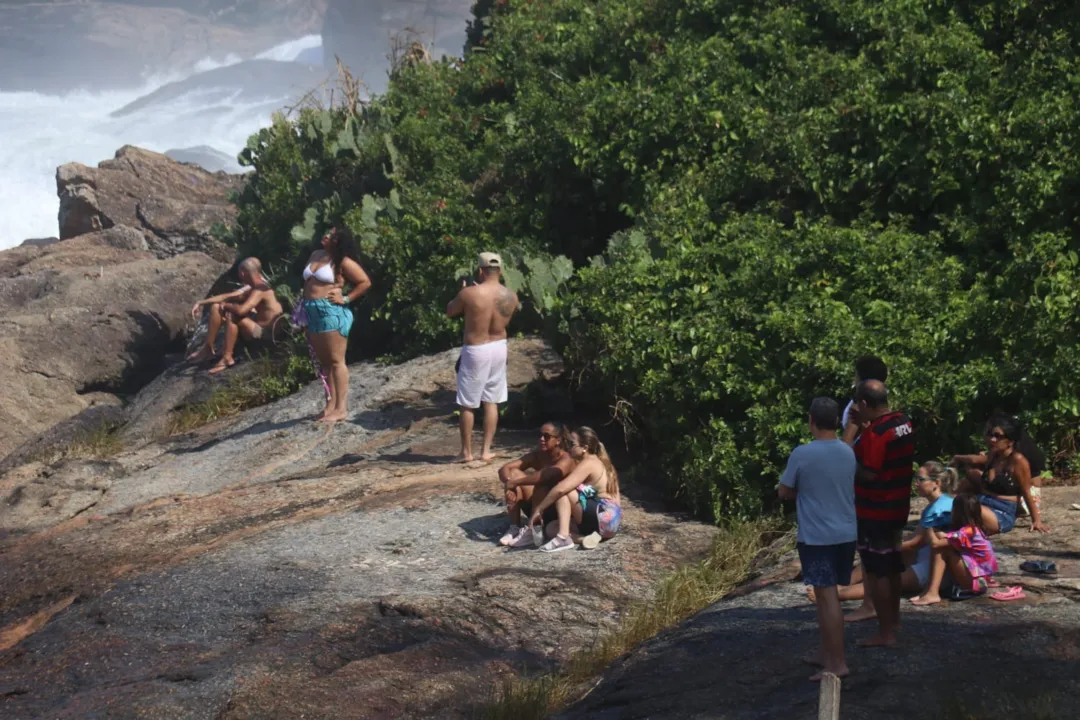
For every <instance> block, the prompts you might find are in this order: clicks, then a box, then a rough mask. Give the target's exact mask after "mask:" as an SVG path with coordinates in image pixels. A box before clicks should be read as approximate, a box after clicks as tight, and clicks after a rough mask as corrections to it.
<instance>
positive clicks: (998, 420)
mask: <svg viewBox="0 0 1080 720" xmlns="http://www.w3.org/2000/svg"><path fill="white" fill-rule="evenodd" d="M994 428H1001V432H1003V433H1005V437H1007V438H1008V439H1009V440H1011V441H1012V444H1013V451H1014V452H1018V453H1020V454H1021V455H1023V456H1024V458H1025V459H1026V460H1027V461H1028V465H1029V466H1030V467H1031V477H1038V476H1039V475H1042V472H1043V470H1045V469H1046V456H1045V455H1043V454H1042V450H1040V449H1039V446H1038V445H1036V444H1035V441H1034V440H1032V439H1031V437H1030V436H1029V435H1028V434H1027V433H1026V432H1024V428H1023V426H1022V425H1021V424H1020V421H1019V420H1018V419H1017V418H1015V417H1013V416H1012V415H1009V414H1007V413H994V414H993V415H991V416H990V419H989V420H987V421H986V431H987V432H990V431H991V430H993V429H994Z"/></svg>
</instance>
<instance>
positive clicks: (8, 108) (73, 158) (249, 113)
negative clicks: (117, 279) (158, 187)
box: [0, 35, 320, 249]
mask: <svg viewBox="0 0 1080 720" xmlns="http://www.w3.org/2000/svg"><path fill="white" fill-rule="evenodd" d="M319 46H320V38H319V36H318V35H311V36H307V37H304V38H300V39H298V40H293V41H290V42H287V43H283V44H281V45H279V46H277V47H275V48H271V49H270V50H267V51H266V52H264V53H262V54H261V55H260V56H259V57H260V58H262V59H267V60H278V61H282V62H291V61H293V60H295V59H297V58H298V57H299V56H300V55H301V54H302V53H305V52H306V51H310V50H312V49H313V48H317V47H319ZM309 54H310V53H309ZM238 61H239V58H237V57H236V56H226V57H224V58H222V59H220V60H213V59H209V58H208V59H206V60H204V61H202V62H200V63H198V65H197V66H196V67H195V68H193V69H192V73H188V74H194V73H197V72H205V71H207V70H211V69H214V68H218V67H223V66H225V65H230V64H233V63H234V62H238ZM183 76H184V74H178V75H175V76H172V77H159V78H154V79H151V80H147V82H146V83H145V84H144V85H143V86H142V87H138V88H132V89H130V90H123V91H111V92H89V91H80V92H72V93H68V94H66V95H62V96H57V95H44V94H41V93H34V92H15V93H5V92H0V138H3V141H2V142H0V249H3V248H7V247H13V246H15V245H18V244H19V243H21V242H22V241H23V240H26V239H28V238H37V237H49V236H53V235H56V234H57V218H56V215H57V210H58V208H59V204H58V200H57V197H56V181H55V174H56V168H57V167H58V166H59V165H63V164H64V163H68V162H80V163H83V164H86V165H96V164H97V163H98V162H100V161H102V160H105V159H107V158H110V157H112V156H113V154H114V153H115V152H116V150H118V149H119V148H120V147H121V146H123V145H137V146H139V147H144V148H146V149H148V150H155V151H158V152H164V151H166V150H169V149H171V148H185V147H193V146H198V145H209V146H211V147H213V148H216V149H217V150H220V151H222V152H224V153H226V154H227V155H230V156H235V155H236V154H237V153H238V152H239V151H240V149H241V148H243V147H244V144H245V143H246V142H247V138H248V136H250V135H251V134H252V133H253V132H255V131H257V130H258V129H259V128H260V127H265V126H266V125H268V124H269V123H270V115H271V113H272V112H273V111H274V110H275V109H276V108H278V107H280V106H282V105H283V104H284V102H286V101H287V98H281V99H280V100H274V101H263V102H257V103H237V102H222V100H221V97H220V93H198V92H193V93H189V94H187V95H184V96H183V97H180V98H177V99H175V100H173V101H171V102H166V103H162V104H156V105H153V106H151V107H147V108H146V109H144V110H141V111H139V112H136V113H132V114H131V115H127V116H125V117H119V118H113V117H110V116H109V114H110V113H111V112H112V111H114V110H116V109H118V108H121V107H123V106H124V105H126V104H128V103H130V102H132V101H133V100H136V99H137V98H139V97H141V96H143V95H145V94H146V93H148V92H151V91H152V90H154V89H155V88H157V87H160V86H161V85H163V84H165V83H166V82H168V81H172V80H176V79H180V78H181V77H183ZM211 96H213V97H212V99H211ZM234 169H237V170H238V169H239V168H238V167H237V168H234Z"/></svg>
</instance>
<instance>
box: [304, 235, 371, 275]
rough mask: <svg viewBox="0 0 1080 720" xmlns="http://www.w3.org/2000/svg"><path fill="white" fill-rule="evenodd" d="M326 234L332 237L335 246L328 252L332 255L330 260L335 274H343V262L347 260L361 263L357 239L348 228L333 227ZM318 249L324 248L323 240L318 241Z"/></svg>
mask: <svg viewBox="0 0 1080 720" xmlns="http://www.w3.org/2000/svg"><path fill="white" fill-rule="evenodd" d="M326 234H327V235H328V236H330V239H331V240H333V241H334V244H333V245H331V246H330V249H329V250H328V251H327V252H329V253H330V260H331V262H333V263H334V272H335V273H340V272H341V262H342V261H343V260H344V259H345V258H349V259H351V260H355V261H356V262H358V263H359V262H360V256H359V254H358V252H359V251H358V249H357V247H356V239H355V238H354V237H353V234H352V233H351V232H350V231H349V228H347V227H332V228H330V229H329V230H327V231H326ZM315 244H316V247H322V241H321V239H320V240H318V241H316V243H315Z"/></svg>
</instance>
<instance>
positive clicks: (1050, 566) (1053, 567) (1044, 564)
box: [1020, 560, 1057, 575]
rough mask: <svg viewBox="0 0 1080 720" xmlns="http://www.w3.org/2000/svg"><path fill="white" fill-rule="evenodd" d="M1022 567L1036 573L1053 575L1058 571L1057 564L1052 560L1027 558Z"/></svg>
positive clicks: (1026, 570)
mask: <svg viewBox="0 0 1080 720" xmlns="http://www.w3.org/2000/svg"><path fill="white" fill-rule="evenodd" d="M1020 569H1021V570H1023V571H1024V572H1028V573H1032V574H1034V575H1052V574H1053V573H1056V572H1057V564H1055V563H1053V562H1051V561H1050V560H1025V561H1024V562H1022V563H1020Z"/></svg>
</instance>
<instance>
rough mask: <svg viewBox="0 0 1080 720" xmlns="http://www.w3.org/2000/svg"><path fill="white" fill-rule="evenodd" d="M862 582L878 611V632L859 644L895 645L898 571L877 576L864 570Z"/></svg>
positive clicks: (898, 618) (898, 620)
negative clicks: (864, 574)
mask: <svg viewBox="0 0 1080 720" xmlns="http://www.w3.org/2000/svg"><path fill="white" fill-rule="evenodd" d="M864 572H866V571H864ZM864 584H866V585H867V586H868V589H869V590H870V593H871V595H872V597H873V598H874V608H875V609H876V610H877V613H878V632H877V634H876V635H874V636H873V637H871V638H869V639H867V640H864V641H863V642H861V643H859V644H860V645H861V646H863V647H883V646H888V645H895V644H896V633H897V630H899V627H900V573H893V574H890V575H887V576H885V577H879V576H877V575H874V574H873V573H871V572H866V582H865V583H864ZM894 596H895V597H894Z"/></svg>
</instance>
